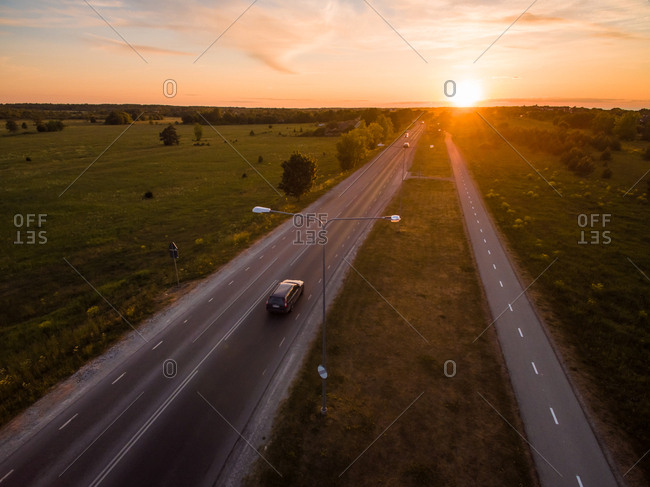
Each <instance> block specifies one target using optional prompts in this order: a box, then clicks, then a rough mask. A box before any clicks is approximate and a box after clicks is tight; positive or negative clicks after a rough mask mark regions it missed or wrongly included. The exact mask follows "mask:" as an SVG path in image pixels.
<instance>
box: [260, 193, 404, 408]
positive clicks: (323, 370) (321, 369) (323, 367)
mask: <svg viewBox="0 0 650 487" xmlns="http://www.w3.org/2000/svg"><path fill="white" fill-rule="evenodd" d="M253 213H280V214H282V215H292V216H295V215H300V213H288V212H286V211H277V210H272V209H271V208H266V207H264V206H256V207H255V208H253ZM316 219H317V220H318V222H319V223H320V225H321V228H322V229H323V231H326V230H327V226H328V225H329V224H330V223H332V222H334V221H340V220H388V221H390V222H392V223H399V221H400V220H401V218H400V216H399V215H390V216H376V217H372V216H359V217H341V218H331V219H329V220H327V221H325V222H323V220H322V219H320V218H318V217H316ZM326 244H327V239H325V241H324V242H323V243H322V244H320V245H321V246H322V248H323V278H322V282H323V356H322V362H321V364H320V365H319V366H318V375H319V376H320V378H321V380H322V382H323V400H322V405H321V410H320V412H321V414H323V415H325V414H327V386H326V381H327V377H328V373H327V333H326V321H325V314H326V302H325V245H326Z"/></svg>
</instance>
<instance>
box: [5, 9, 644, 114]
mask: <svg viewBox="0 0 650 487" xmlns="http://www.w3.org/2000/svg"><path fill="white" fill-rule="evenodd" d="M531 4H532V5H531ZM527 9H528V10H527ZM526 10H527V11H526ZM524 11H526V13H524V14H523V15H522V13H523V12H524ZM520 16H521V17H520ZM238 17H239V20H236V19H237V18H238ZM518 17H519V19H518V20H517V21H516V22H515V23H514V25H512V26H511V27H510V28H509V29H508V27H509V26H510V25H511V24H513V22H514V21H515V20H516V19H517V18H518ZM233 22H234V23H233ZM506 30H507V31H506ZM504 31H505V33H504ZM499 36H501V37H500V38H499ZM215 41H216V42H215ZM495 41H496V42H495ZM490 46H491V47H490ZM486 49H487V50H486ZM0 70H1V71H2V77H1V80H2V81H0V87H1V91H0V102H3V103H17V102H52V103H68V102H69V103H142V104H148V103H153V104H172V105H216V106H274V107H321V106H422V105H427V106H439V105H444V104H450V103H451V102H454V101H458V100H459V99H460V97H461V95H462V94H461V93H457V94H456V96H458V98H456V99H455V100H454V98H453V97H448V96H446V94H445V91H444V87H445V81H447V80H453V81H454V82H455V83H456V85H457V87H459V86H461V83H463V82H464V83H468V84H467V86H473V87H474V88H473V89H478V90H479V91H480V95H479V96H480V97H481V98H483V100H482V101H481V102H480V104H482V105H504V104H516V105H522V104H535V103H537V104H561V105H578V106H602V107H606V108H610V107H614V106H619V107H623V108H635V109H636V108H642V107H646V108H650V1H648V0H607V1H604V0H603V1H591V2H584V1H567V0H560V1H557V0H551V1H544V0H539V1H536V2H532V0H508V1H451V0H450V1H445V0H400V1H388V0H368V1H364V0H338V1H336V0H301V1H300V2H295V1H281V0H257V1H256V2H253V1H252V0H241V1H240V0H230V1H222V2H215V1H201V2H199V1H195V0H187V1H179V0H174V1H170V0H155V1H154V0H139V1H121V0H88V2H85V1H84V0H78V1H66V0H59V1H44V0H35V1H29V2H25V1H13V0H10V1H4V2H3V3H2V5H1V6H0ZM165 80H174V82H173V83H172V82H168V83H167V89H168V94H169V92H170V91H171V90H172V89H173V88H174V86H175V89H176V94H175V96H173V97H166V96H165V94H164V92H163V85H164V83H165ZM472 83H473V85H472ZM462 86H465V85H462ZM477 87H478V88H477ZM452 88H453V86H452V85H451V84H447V94H453V93H452V91H451V90H452Z"/></svg>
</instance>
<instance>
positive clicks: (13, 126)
mask: <svg viewBox="0 0 650 487" xmlns="http://www.w3.org/2000/svg"><path fill="white" fill-rule="evenodd" d="M5 128H6V129H7V130H8V131H9V132H11V133H12V134H13V133H15V132H18V124H17V123H16V121H15V120H7V123H5Z"/></svg>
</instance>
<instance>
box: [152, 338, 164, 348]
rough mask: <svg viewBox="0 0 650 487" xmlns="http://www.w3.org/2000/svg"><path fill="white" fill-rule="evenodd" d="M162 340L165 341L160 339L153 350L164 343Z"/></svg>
mask: <svg viewBox="0 0 650 487" xmlns="http://www.w3.org/2000/svg"><path fill="white" fill-rule="evenodd" d="M162 342H163V341H162V340H160V341H159V342H158V343H156V346H155V347H153V348H152V349H151V350H155V349H156V348H158V347H159V346H160V345H161V344H162Z"/></svg>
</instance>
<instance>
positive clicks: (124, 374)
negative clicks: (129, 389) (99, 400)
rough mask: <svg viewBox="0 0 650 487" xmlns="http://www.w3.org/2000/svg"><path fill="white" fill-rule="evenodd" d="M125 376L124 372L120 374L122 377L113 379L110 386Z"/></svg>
mask: <svg viewBox="0 0 650 487" xmlns="http://www.w3.org/2000/svg"><path fill="white" fill-rule="evenodd" d="M160 343H162V342H160ZM156 346H158V345H156ZM125 375H126V372H122V375H120V376H119V377H118V378H117V379H115V380H114V381H113V382H111V385H115V383H116V382H117V381H118V380H120V379H121V378H122V377H124V376H125Z"/></svg>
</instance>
